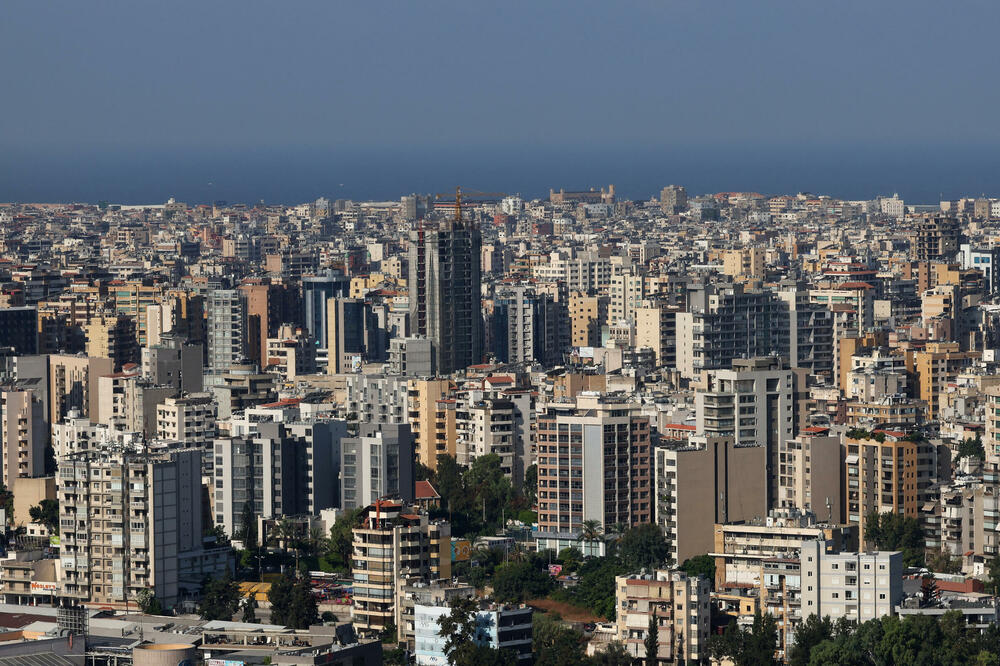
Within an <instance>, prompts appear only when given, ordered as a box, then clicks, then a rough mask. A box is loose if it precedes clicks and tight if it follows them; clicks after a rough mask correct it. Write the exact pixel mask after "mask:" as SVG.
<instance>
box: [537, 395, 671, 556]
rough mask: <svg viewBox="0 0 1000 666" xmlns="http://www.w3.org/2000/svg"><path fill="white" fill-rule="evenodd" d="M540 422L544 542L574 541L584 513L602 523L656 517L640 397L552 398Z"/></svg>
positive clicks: (644, 520)
mask: <svg viewBox="0 0 1000 666" xmlns="http://www.w3.org/2000/svg"><path fill="white" fill-rule="evenodd" d="M537 429H538V431H537V433H538V434H537V437H538V442H537V446H536V448H537V452H538V454H537V455H538V457H537V463H536V464H537V466H538V527H539V544H540V547H542V545H541V544H542V540H543V538H545V539H548V538H550V537H551V538H552V539H554V540H555V541H553V543H555V542H556V541H559V540H568V541H573V542H575V541H576V535H577V534H578V532H579V530H580V528H581V526H582V525H583V523H584V521H586V520H597V521H598V522H600V524H601V525H602V526H604V527H607V526H610V525H615V524H618V523H621V524H623V525H637V524H639V523H647V522H650V521H651V520H652V518H653V502H654V496H653V483H652V450H651V444H650V433H649V419H648V418H646V417H643V416H640V415H639V405H637V404H635V403H631V402H628V401H626V400H625V399H623V398H621V397H616V396H614V395H600V394H596V393H581V394H580V395H578V396H577V398H576V401H575V403H549V404H548V405H547V406H546V409H545V412H544V413H540V414H539V415H538V419H537ZM546 543H548V541H546Z"/></svg>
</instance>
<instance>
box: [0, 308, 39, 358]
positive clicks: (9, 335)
mask: <svg viewBox="0 0 1000 666" xmlns="http://www.w3.org/2000/svg"><path fill="white" fill-rule="evenodd" d="M0 347H13V348H14V352H15V353H17V354H37V353H38V308H37V307H35V306H33V305H31V306H20V307H7V308H0Z"/></svg>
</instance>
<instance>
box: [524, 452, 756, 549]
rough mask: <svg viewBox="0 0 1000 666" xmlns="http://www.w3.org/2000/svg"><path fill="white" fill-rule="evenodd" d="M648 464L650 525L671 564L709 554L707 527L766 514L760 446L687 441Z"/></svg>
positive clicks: (710, 537) (658, 454) (710, 539)
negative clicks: (651, 475)
mask: <svg viewBox="0 0 1000 666" xmlns="http://www.w3.org/2000/svg"><path fill="white" fill-rule="evenodd" d="M654 459H655V476H656V479H655V488H656V523H657V525H659V526H660V528H661V529H662V530H663V533H664V535H665V536H666V538H667V542H668V543H669V545H670V557H671V559H672V560H673V561H674V562H684V560H686V559H688V558H691V557H694V556H696V555H703V554H705V553H708V552H711V551H712V548H713V546H714V544H715V536H714V531H713V527H712V526H713V525H715V524H717V523H729V522H737V521H747V520H752V519H754V518H763V517H765V516H766V515H767V512H768V504H767V471H766V455H765V450H764V448H763V447H760V446H749V447H747V446H743V447H738V446H735V445H734V444H733V441H732V439H730V438H727V437H721V438H706V437H691V439H690V443H689V445H687V446H684V447H681V448H668V447H666V446H658V447H656V451H655V455H654ZM539 478H541V477H539Z"/></svg>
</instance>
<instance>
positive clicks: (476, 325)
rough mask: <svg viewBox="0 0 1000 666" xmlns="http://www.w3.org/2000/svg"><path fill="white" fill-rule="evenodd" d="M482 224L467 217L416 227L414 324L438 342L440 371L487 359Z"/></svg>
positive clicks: (413, 238)
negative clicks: (484, 343) (483, 293)
mask: <svg viewBox="0 0 1000 666" xmlns="http://www.w3.org/2000/svg"><path fill="white" fill-rule="evenodd" d="M481 245H482V237H481V235H480V232H479V229H478V228H477V227H476V226H475V225H474V224H471V223H466V222H464V221H461V220H452V221H444V222H440V223H438V224H436V225H434V224H428V223H423V224H421V225H420V226H418V228H417V229H415V230H413V231H411V232H410V250H409V280H408V282H407V286H408V288H409V291H410V326H411V328H412V332H413V333H415V334H417V335H424V336H427V337H428V338H430V339H431V341H432V342H433V343H434V354H435V360H436V362H437V368H436V371H437V372H438V373H439V374H445V375H446V374H451V373H452V372H455V371H456V370H461V369H463V368H466V367H468V366H470V365H475V364H476V363H480V362H481V361H482V358H483V322H482V298H481V295H480V288H481V278H480V265H479V261H480V249H481Z"/></svg>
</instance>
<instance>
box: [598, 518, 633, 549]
mask: <svg viewBox="0 0 1000 666" xmlns="http://www.w3.org/2000/svg"><path fill="white" fill-rule="evenodd" d="M627 529H628V528H627V527H626V526H625V524H624V523H612V524H611V525H608V529H607V530H606V531H605V532H604V542H605V543H607V544H608V545H609V546H611V551H612V552H617V551H618V545H619V544H621V541H622V536H623V535H624V534H625V530H627Z"/></svg>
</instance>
